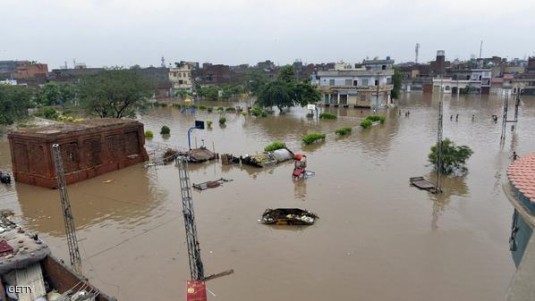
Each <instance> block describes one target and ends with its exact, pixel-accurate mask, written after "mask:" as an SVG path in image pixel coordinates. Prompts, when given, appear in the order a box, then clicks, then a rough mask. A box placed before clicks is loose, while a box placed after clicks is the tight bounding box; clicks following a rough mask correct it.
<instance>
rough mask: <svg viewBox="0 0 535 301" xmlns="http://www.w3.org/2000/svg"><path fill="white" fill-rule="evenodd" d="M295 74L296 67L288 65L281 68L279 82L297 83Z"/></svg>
mask: <svg viewBox="0 0 535 301" xmlns="http://www.w3.org/2000/svg"><path fill="white" fill-rule="evenodd" d="M295 74H296V73H295V68H294V66H292V65H286V66H284V67H282V68H281V70H280V73H279V76H278V77H277V80H280V81H283V82H286V83H291V82H295V81H296V76H295Z"/></svg>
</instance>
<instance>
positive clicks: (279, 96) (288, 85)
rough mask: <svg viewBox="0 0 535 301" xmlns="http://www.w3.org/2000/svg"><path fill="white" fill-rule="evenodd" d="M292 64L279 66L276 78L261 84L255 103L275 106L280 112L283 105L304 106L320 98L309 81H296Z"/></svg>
mask: <svg viewBox="0 0 535 301" xmlns="http://www.w3.org/2000/svg"><path fill="white" fill-rule="evenodd" d="M295 74H296V73H295V69H294V67H293V66H290V65H288V66H284V67H282V68H281V71H280V74H279V76H278V77H277V80H275V81H272V82H269V83H267V84H265V85H263V86H262V87H261V88H260V89H258V92H257V95H258V97H257V100H256V104H257V105H259V106H261V107H268V108H271V107H273V106H276V107H277V108H278V109H279V110H280V111H281V112H282V109H283V108H285V107H292V106H294V105H296V104H298V105H301V106H305V105H307V104H309V103H314V102H317V101H319V100H320V98H321V94H320V93H319V91H317V90H316V89H315V88H314V87H313V86H312V85H311V84H310V81H304V82H297V80H296V76H295Z"/></svg>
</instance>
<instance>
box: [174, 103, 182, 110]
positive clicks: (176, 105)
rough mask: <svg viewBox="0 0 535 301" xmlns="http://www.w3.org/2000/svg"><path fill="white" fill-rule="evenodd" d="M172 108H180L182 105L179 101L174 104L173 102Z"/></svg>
mask: <svg viewBox="0 0 535 301" xmlns="http://www.w3.org/2000/svg"><path fill="white" fill-rule="evenodd" d="M173 108H177V109H180V108H182V105H181V104H179V103H174V104H173Z"/></svg>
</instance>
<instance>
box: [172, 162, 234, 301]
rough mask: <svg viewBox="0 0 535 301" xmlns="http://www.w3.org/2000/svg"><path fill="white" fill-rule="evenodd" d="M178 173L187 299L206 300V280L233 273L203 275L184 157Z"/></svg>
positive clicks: (186, 164)
mask: <svg viewBox="0 0 535 301" xmlns="http://www.w3.org/2000/svg"><path fill="white" fill-rule="evenodd" d="M177 161H178V175H179V178H180V193H181V196H182V214H183V215H184V227H185V229H186V243H187V246H188V258H189V270H190V275H191V281H188V282H187V286H188V291H187V295H186V299H187V301H206V300H207V297H206V290H207V289H206V284H205V282H206V281H208V280H212V279H215V278H219V277H222V276H226V275H230V274H232V273H234V270H226V271H224V272H221V273H217V274H211V275H209V276H204V265H203V263H202V260H201V248H200V246H199V239H198V238H197V226H196V224H195V212H194V211H193V203H192V199H191V185H190V180H189V172H188V163H187V161H186V158H185V157H179V158H178V159H177Z"/></svg>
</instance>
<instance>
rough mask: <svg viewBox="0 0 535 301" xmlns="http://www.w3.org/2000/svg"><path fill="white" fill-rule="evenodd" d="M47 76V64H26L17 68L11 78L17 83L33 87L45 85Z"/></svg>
mask: <svg viewBox="0 0 535 301" xmlns="http://www.w3.org/2000/svg"><path fill="white" fill-rule="evenodd" d="M47 75H48V65H47V64H26V65H22V66H18V67H17V68H16V69H15V71H14V72H13V78H15V79H16V80H17V81H18V82H19V83H27V84H33V85H39V84H44V83H46V80H47Z"/></svg>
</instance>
